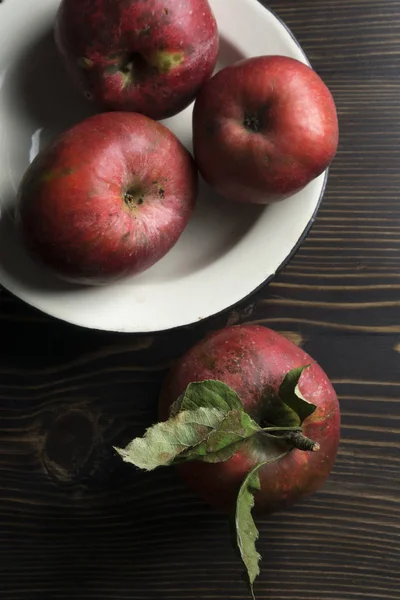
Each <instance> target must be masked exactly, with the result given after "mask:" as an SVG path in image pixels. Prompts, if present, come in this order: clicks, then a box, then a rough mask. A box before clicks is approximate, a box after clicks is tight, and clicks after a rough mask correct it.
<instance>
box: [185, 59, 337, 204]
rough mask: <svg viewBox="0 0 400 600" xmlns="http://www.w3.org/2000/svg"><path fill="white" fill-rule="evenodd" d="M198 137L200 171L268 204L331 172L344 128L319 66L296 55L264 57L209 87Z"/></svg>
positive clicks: (198, 105)
mask: <svg viewBox="0 0 400 600" xmlns="http://www.w3.org/2000/svg"><path fill="white" fill-rule="evenodd" d="M193 137H194V153H195V159H196V162H197V164H198V166H199V170H200V173H201V174H202V176H203V177H204V179H205V180H206V181H207V182H208V183H209V184H210V185H211V186H213V187H214V188H215V189H216V190H217V191H218V192H219V193H220V194H221V195H222V196H225V197H226V198H228V199H232V200H237V201H241V202H251V203H258V204H269V203H271V202H276V201H279V200H283V199H285V198H287V197H289V196H292V195H293V194H295V193H296V192H298V191H300V190H301V189H303V188H304V187H305V186H306V185H307V184H308V183H309V182H310V181H312V180H313V179H315V178H316V177H317V176H318V175H320V174H321V173H322V172H323V171H325V169H326V168H327V167H328V166H329V165H330V163H331V162H332V160H333V158H334V156H335V154H336V150H337V146H338V139H339V128H338V119H337V114H336V107H335V103H334V100H333V97H332V94H331V92H330V91H329V89H328V88H327V86H326V85H325V83H324V82H323V81H322V79H321V78H320V77H319V76H318V75H317V73H316V72H315V71H313V70H312V69H311V68H310V67H308V66H306V65H304V64H303V63H301V62H299V61H297V60H295V59H292V58H288V57H284V56H259V57H255V58H249V59H246V60H243V61H240V62H238V63H235V64H233V65H230V66H228V67H226V68H224V69H222V70H221V71H219V72H218V73H217V74H216V75H214V77H212V78H211V79H210V80H209V81H208V82H207V83H206V84H205V85H204V86H203V88H202V90H201V92H200V94H199V95H198V97H197V99H196V102H195V106H194V112H193Z"/></svg>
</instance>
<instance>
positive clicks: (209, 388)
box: [170, 379, 244, 417]
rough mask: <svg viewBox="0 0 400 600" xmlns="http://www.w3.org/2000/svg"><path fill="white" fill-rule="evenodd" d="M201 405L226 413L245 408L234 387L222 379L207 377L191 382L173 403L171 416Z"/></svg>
mask: <svg viewBox="0 0 400 600" xmlns="http://www.w3.org/2000/svg"><path fill="white" fill-rule="evenodd" d="M200 407H204V408H216V409H218V410H221V411H223V412H225V413H228V412H229V411H230V410H242V411H243V410H244V409H243V404H242V402H241V400H240V398H239V396H238V395H237V393H236V392H235V391H234V390H233V389H232V388H230V387H229V386H228V385H226V384H225V383H223V382H222V381H218V380H214V379H206V380H205V381H197V382H193V383H189V385H188V386H187V388H186V390H185V391H184V392H183V394H181V396H179V398H178V400H176V401H175V402H174V403H173V404H172V406H171V409H170V416H171V417H173V416H175V415H176V414H178V413H179V412H181V411H183V410H195V409H196V408H200Z"/></svg>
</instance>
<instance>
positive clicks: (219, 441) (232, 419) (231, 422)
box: [178, 410, 262, 462]
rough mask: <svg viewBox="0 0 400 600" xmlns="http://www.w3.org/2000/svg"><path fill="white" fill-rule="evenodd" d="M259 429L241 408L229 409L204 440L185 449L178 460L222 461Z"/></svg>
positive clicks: (229, 456)
mask: <svg viewBox="0 0 400 600" xmlns="http://www.w3.org/2000/svg"><path fill="white" fill-rule="evenodd" d="M260 431H262V429H261V427H260V426H259V425H258V424H257V423H256V422H255V421H253V419H252V418H251V417H250V416H249V415H248V414H247V413H245V412H243V410H231V411H230V412H228V413H227V414H226V415H225V418H224V419H223V420H222V421H221V422H220V423H219V424H218V425H217V427H216V428H215V429H213V430H212V431H211V432H210V434H209V435H208V436H207V438H206V439H205V440H203V441H202V442H200V444H198V445H197V446H194V448H191V449H189V450H186V451H185V452H184V453H183V454H181V455H180V456H179V457H178V460H179V461H181V460H185V461H189V460H203V461H205V462H223V461H225V460H228V459H229V458H231V456H233V454H235V452H236V451H237V449H238V445H240V444H241V442H243V441H244V440H246V439H248V438H249V437H252V436H253V435H254V434H256V433H259V432H260Z"/></svg>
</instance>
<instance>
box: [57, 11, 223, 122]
mask: <svg viewBox="0 0 400 600" xmlns="http://www.w3.org/2000/svg"><path fill="white" fill-rule="evenodd" d="M55 34H56V42H57V45H58V48H59V50H60V52H61V54H62V56H63V57H64V60H65V63H66V65H67V68H68V70H69V72H70V73H71V75H72V76H73V78H74V79H75V81H76V82H77V83H78V84H79V86H80V87H81V88H82V89H83V90H84V92H85V95H86V97H87V98H89V99H93V100H94V101H95V102H97V103H98V104H99V105H100V106H101V107H102V108H103V109H105V110H121V111H135V112H139V113H143V114H145V115H147V116H149V117H152V118H153V119H165V118H166V117H171V116H172V115H174V114H176V113H178V112H180V111H181V110H183V109H184V108H186V106H188V105H189V104H190V103H191V102H192V101H193V100H194V98H195V97H196V95H197V93H198V91H199V89H200V88H201V86H202V85H203V84H204V82H205V81H206V80H207V79H208V78H209V77H210V76H211V75H212V72H213V70H214V67H215V65H216V62H217V55H218V47H219V36H218V29H217V23H216V21H215V18H214V15H213V13H212V10H211V7H210V5H209V3H208V1H207V0H63V1H62V3H61V6H60V9H59V12H58V16H57V20H56V27H55Z"/></svg>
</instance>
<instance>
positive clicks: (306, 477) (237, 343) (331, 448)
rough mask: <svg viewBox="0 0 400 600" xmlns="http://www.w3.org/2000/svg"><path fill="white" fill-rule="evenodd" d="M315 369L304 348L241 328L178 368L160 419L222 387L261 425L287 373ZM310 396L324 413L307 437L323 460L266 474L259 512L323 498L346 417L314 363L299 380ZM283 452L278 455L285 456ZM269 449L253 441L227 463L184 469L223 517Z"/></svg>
mask: <svg viewBox="0 0 400 600" xmlns="http://www.w3.org/2000/svg"><path fill="white" fill-rule="evenodd" d="M312 362H313V360H312V358H311V357H310V356H308V354H306V353H305V352H304V351H303V350H302V349H301V348H298V347H297V346H295V345H294V344H293V343H292V342H290V341H289V340H288V339H286V338H284V337H283V336H281V335H280V334H278V333H276V332H275V331H272V330H271V329H267V328H265V327H261V326H254V325H253V326H251V325H242V326H240V325H239V326H235V327H230V328H226V329H222V330H219V331H216V332H215V333H212V334H211V335H209V336H208V337H206V338H205V339H204V340H202V341H200V342H199V343H198V344H197V345H195V346H194V347H193V348H192V349H190V350H189V351H188V352H187V353H186V354H185V355H184V356H183V357H182V358H181V359H180V360H179V361H178V362H177V364H176V365H175V366H174V367H173V369H172V370H171V372H170V374H169V375H168V377H167V380H166V382H165V385H164V387H163V389H162V392H161V395H160V402H159V415H160V418H161V419H163V420H165V419H167V418H168V414H169V407H170V405H171V403H172V402H174V401H175V400H176V399H177V398H178V397H179V395H180V394H181V393H182V392H183V391H184V390H185V389H186V387H187V385H188V384H189V383H190V382H192V381H203V380H205V379H218V380H220V381H223V382H224V383H226V384H227V385H229V386H230V387H231V388H233V389H234V390H236V392H237V393H238V394H239V396H240V398H241V400H242V402H243V404H244V406H245V409H246V410H247V412H249V414H250V415H251V416H252V417H253V418H254V419H255V420H256V421H258V422H262V421H263V419H264V418H265V408H266V402H265V394H266V393H268V392H271V391H273V392H277V391H278V388H279V386H280V384H281V382H282V380H283V378H284V376H285V375H286V373H287V372H288V371H290V370H291V369H294V368H295V367H299V366H302V365H309V364H311V363H312ZM299 387H300V391H301V392H302V394H303V396H304V397H305V398H306V399H307V400H308V401H310V402H312V403H314V404H315V405H316V406H317V409H316V411H315V412H314V414H313V415H312V416H311V417H309V418H308V419H307V420H306V421H304V424H303V433H304V434H305V435H306V436H308V437H310V438H311V439H312V440H314V441H315V442H318V443H319V444H320V446H321V449H320V450H319V452H304V451H301V450H297V449H294V450H292V451H290V453H289V454H288V455H287V456H285V457H284V458H281V459H279V460H278V461H276V462H274V463H272V464H269V465H266V466H264V467H262V468H261V470H260V471H259V474H260V481H261V491H260V492H257V493H256V494H255V510H256V511H257V512H258V513H268V512H272V511H274V510H277V509H281V508H284V507H285V506H288V505H290V504H293V503H294V502H296V501H298V500H300V499H301V498H302V497H304V496H307V495H309V494H312V493H313V492H315V491H316V490H318V489H319V488H320V487H321V485H322V484H323V483H324V481H325V480H326V478H327V477H328V475H329V473H330V471H331V469H332V466H333V464H334V461H335V457H336V453H337V447H338V443H339V435H340V410H339V404H338V400H337V397H336V394H335V391H334V389H333V387H332V385H331V383H330V381H329V379H328V377H327V375H326V374H325V373H324V371H323V370H322V369H321V367H320V366H319V365H318V364H316V363H313V364H312V366H311V367H309V368H308V369H306V370H305V371H303V374H302V376H301V379H300V384H299ZM281 451H284V449H282V448H278V452H281ZM264 452H265V450H263V446H262V442H261V444H260V442H259V441H257V442H256V441H255V439H254V438H252V439H251V440H249V441H247V442H246V443H245V444H244V445H243V446H242V448H241V449H240V450H239V451H238V452H236V454H235V455H234V456H233V457H232V458H230V459H229V460H228V461H226V462H221V463H217V464H210V463H204V462H192V463H186V464H183V465H180V466H179V467H178V468H179V470H180V472H181V474H182V476H183V478H184V479H185V480H186V482H187V483H188V485H189V486H190V487H191V488H192V489H193V490H194V491H196V492H197V494H198V495H199V496H200V497H202V498H203V499H204V500H205V501H206V502H208V503H209V504H210V505H212V506H214V507H215V508H217V509H219V510H222V511H224V512H228V511H231V510H232V509H233V507H234V505H235V502H236V498H237V494H238V490H239V488H240V485H241V483H242V482H243V480H244V478H245V476H246V474H247V473H248V472H249V471H250V470H251V469H252V468H253V467H255V466H256V464H258V463H259V462H261V461H263V460H265V459H266V456H265V455H264Z"/></svg>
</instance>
